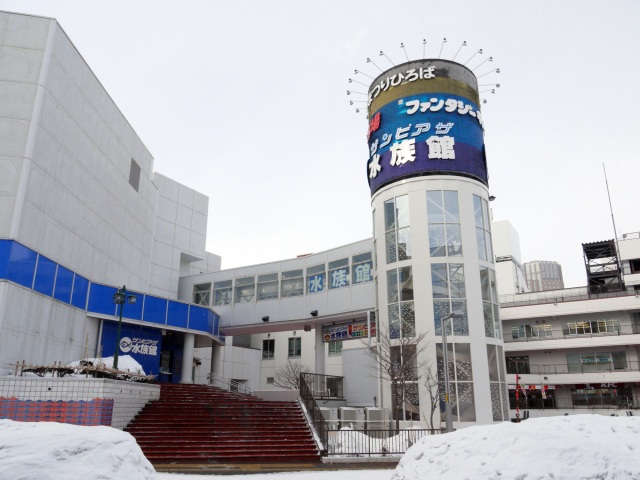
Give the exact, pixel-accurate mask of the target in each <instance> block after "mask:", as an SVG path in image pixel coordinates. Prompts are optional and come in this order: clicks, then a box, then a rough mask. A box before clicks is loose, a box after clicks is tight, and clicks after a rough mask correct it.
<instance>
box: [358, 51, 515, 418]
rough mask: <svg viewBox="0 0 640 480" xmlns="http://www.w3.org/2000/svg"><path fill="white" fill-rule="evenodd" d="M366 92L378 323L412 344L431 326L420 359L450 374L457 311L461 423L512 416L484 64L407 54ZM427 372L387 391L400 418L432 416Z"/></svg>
mask: <svg viewBox="0 0 640 480" xmlns="http://www.w3.org/2000/svg"><path fill="white" fill-rule="evenodd" d="M367 104H368V117H369V128H368V132H367V138H368V149H369V150H368V161H367V170H366V172H367V178H368V181H369V187H370V189H371V196H372V197H371V205H372V208H373V218H374V242H375V251H376V254H377V297H378V308H379V317H378V318H379V319H380V321H381V333H382V334H385V335H388V336H389V337H390V338H391V339H392V342H396V345H397V346H396V347H395V348H396V349H404V348H413V347H407V343H411V339H414V338H418V337H419V336H420V335H421V334H423V335H424V336H425V340H424V342H425V345H426V346H427V348H426V349H425V350H424V352H423V353H421V356H420V358H419V359H418V363H423V364H428V365H430V367H431V368H432V369H433V370H434V373H435V371H436V369H437V371H438V376H439V380H440V382H443V381H444V380H443V379H444V368H443V367H444V361H443V350H442V330H441V324H442V318H443V317H445V316H446V315H449V314H450V313H452V312H455V313H459V314H460V318H453V319H450V320H449V321H448V325H449V328H448V354H447V357H448V360H449V371H450V372H452V375H451V396H452V399H453V416H454V418H453V421H454V424H455V425H458V426H464V425H472V424H477V423H481V424H487V423H491V422H494V421H503V420H508V411H509V404H508V397H507V385H506V379H505V368H504V355H503V350H502V334H501V330H500V321H499V318H498V295H497V290H496V280H495V279H496V275H495V268H494V261H493V260H494V254H493V249H492V240H491V222H490V216H489V192H488V174H487V162H486V155H485V147H484V131H483V125H482V115H481V112H480V105H479V104H480V100H479V93H478V82H477V79H476V76H475V75H474V74H473V72H472V71H471V70H470V69H469V68H467V67H465V66H463V65H461V64H459V63H456V62H452V61H448V60H439V59H426V60H419V61H409V62H406V63H403V64H400V65H397V66H395V67H393V68H391V69H389V70H387V71H385V72H383V73H382V74H381V75H379V76H378V77H377V78H376V79H375V80H373V83H372V84H371V86H370V87H369V90H368V99H367ZM402 339H405V341H404V342H403V341H402ZM401 345H402V346H401ZM397 353H398V355H399V357H398V358H405V359H407V358H410V356H403V355H401V354H400V352H399V351H398V352H397ZM405 361H415V359H412V360H405ZM420 375H421V377H420V379H417V380H416V381H415V382H409V383H408V384H405V385H404V387H403V390H404V391H402V392H400V391H397V392H395V393H393V394H392V395H388V394H385V395H388V396H387V398H385V399H384V406H392V407H393V406H396V407H397V408H396V411H395V412H393V415H394V418H397V417H400V418H401V419H402V418H403V419H405V420H420V419H422V418H429V416H430V414H431V401H430V396H429V391H428V388H427V387H426V386H425V381H424V380H425V379H424V375H425V374H424V372H420ZM391 390H392V389H391V388H390V386H387V388H385V389H383V392H390V391H391ZM400 395H402V397H401V398H403V399H404V401H402V402H395V401H393V398H400V397H399V396H400ZM438 415H440V411H439V409H438V412H436V414H435V416H434V418H438ZM440 419H441V421H444V419H443V418H442V416H441V418H440Z"/></svg>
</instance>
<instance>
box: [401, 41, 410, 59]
mask: <svg viewBox="0 0 640 480" xmlns="http://www.w3.org/2000/svg"><path fill="white" fill-rule="evenodd" d="M400 48H401V49H402V50H404V56H405V57H407V62H408V61H409V55H407V50H406V48H404V43H400Z"/></svg>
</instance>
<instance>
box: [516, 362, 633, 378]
mask: <svg viewBox="0 0 640 480" xmlns="http://www.w3.org/2000/svg"><path fill="white" fill-rule="evenodd" d="M616 372H638V373H639V374H640V362H637V361H631V360H625V361H620V362H594V363H569V364H567V363H558V364H549V365H536V364H529V363H528V362H525V361H522V360H519V361H509V359H507V373H510V374H516V373H518V374H521V375H523V374H524V375H526V374H532V375H565V374H581V373H616Z"/></svg>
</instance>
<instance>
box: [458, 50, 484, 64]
mask: <svg viewBox="0 0 640 480" xmlns="http://www.w3.org/2000/svg"><path fill="white" fill-rule="evenodd" d="M478 54H480V55H482V49H480V50H478V51H477V52H476V53H474V54H473V55H471V56H470V57H469V60H467V61H466V62H464V63H463V64H462V65H466V64H467V63H469V62H470V61H471V59H472V58H473V57H475V56H476V55H478Z"/></svg>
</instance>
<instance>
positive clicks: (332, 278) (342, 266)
mask: <svg viewBox="0 0 640 480" xmlns="http://www.w3.org/2000/svg"><path fill="white" fill-rule="evenodd" d="M348 286H349V259H348V258H343V259H341V260H335V261H333V262H329V288H330V289H332V288H342V287H348Z"/></svg>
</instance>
